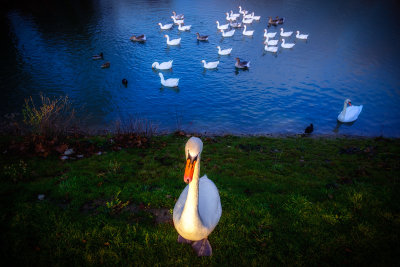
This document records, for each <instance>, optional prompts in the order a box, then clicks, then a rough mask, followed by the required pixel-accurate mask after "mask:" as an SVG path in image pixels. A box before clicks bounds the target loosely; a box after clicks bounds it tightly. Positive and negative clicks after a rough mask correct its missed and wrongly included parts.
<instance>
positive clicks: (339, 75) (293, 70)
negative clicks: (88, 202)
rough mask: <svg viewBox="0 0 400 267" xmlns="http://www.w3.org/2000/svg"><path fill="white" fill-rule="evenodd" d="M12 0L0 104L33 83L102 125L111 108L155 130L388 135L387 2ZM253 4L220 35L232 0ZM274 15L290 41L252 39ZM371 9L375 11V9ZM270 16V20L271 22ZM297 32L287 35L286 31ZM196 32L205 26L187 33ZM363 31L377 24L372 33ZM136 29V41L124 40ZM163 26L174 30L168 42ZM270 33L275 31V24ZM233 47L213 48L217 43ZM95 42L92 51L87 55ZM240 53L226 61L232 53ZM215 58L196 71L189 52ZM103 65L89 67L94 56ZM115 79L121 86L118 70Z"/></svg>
mask: <svg viewBox="0 0 400 267" xmlns="http://www.w3.org/2000/svg"><path fill="white" fill-rule="evenodd" d="M41 2H43V3H42V4H41V5H38V4H35V3H30V2H28V1H27V2H26V3H25V2H24V5H22V6H15V7H13V8H10V9H8V10H6V11H2V12H3V13H1V14H2V16H1V21H0V27H1V31H2V32H3V34H2V36H4V40H3V45H4V50H3V52H2V64H0V79H1V80H0V84H1V85H0V86H1V91H0V92H1V93H0V94H1V95H0V96H1V100H0V101H1V105H0V113H1V114H2V115H4V114H5V113H9V112H15V111H20V110H21V106H22V104H23V102H24V101H23V100H24V98H26V97H28V96H30V95H33V96H38V95H39V93H40V92H43V93H45V94H46V95H48V96H52V95H54V96H56V95H68V96H69V97H70V98H71V99H72V100H73V101H74V103H75V105H76V106H77V107H81V106H82V107H83V106H84V107H85V110H84V114H88V113H89V114H91V115H92V116H91V117H92V118H93V119H92V120H91V123H92V124H93V125H96V126H100V127H103V128H104V127H106V126H107V125H110V124H112V122H113V121H115V120H116V119H118V118H124V117H126V116H129V114H141V116H143V117H145V118H148V119H150V120H152V121H154V122H155V123H157V124H159V128H160V129H161V130H175V128H176V127H177V123H176V120H177V119H176V118H177V117H179V118H180V123H179V125H180V126H181V127H182V128H184V129H186V130H189V131H199V132H209V133H215V132H218V133H236V134H238V133H252V134H259V133H299V132H302V131H303V130H304V128H305V127H306V126H307V125H309V124H310V123H313V124H314V126H315V129H316V130H315V132H314V133H316V134H329V133H332V129H333V128H334V129H336V131H339V129H340V133H343V134H353V135H381V134H383V135H385V136H397V137H399V136H400V116H399V114H400V79H399V77H398V73H400V67H399V63H398V62H399V59H400V58H399V51H398V47H399V44H400V37H399V35H398V32H399V28H400V26H399V24H398V23H397V10H398V8H397V7H396V6H395V3H394V2H389V1H387V2H388V3H386V2H384V3H382V2H381V1H377V0H376V1H374V0H372V1H367V2H362V3H359V2H358V1H355V0H351V1H344V0H342V1H340V0H339V1H334V2H333V1H332V2H326V1H317V0H311V1H295V0H288V1H276V0H273V1H255V0H253V1H246V2H242V1H231V0H229V1H228V0H222V1H211V0H204V1H183V0H178V1H155V0H153V1H144V0H138V1H131V0H129V1H128V0H124V1H111V0H101V1H47V0H42V1H41ZM239 4H241V5H242V6H243V7H245V8H246V9H248V10H250V11H254V12H255V13H256V15H260V16H261V20H260V22H254V23H253V24H252V25H251V26H249V27H248V28H249V29H248V30H255V32H254V36H253V37H252V38H249V37H245V36H243V35H242V33H241V32H242V29H238V30H236V32H235V35H234V36H233V37H232V38H222V37H221V33H220V32H218V31H217V28H216V23H215V21H216V20H219V21H220V22H222V21H224V23H225V12H227V11H230V10H231V9H232V10H234V11H236V10H237V7H238V5H239ZM172 10H176V11H177V13H183V14H185V18H186V19H185V24H186V25H192V29H191V31H189V32H179V31H178V30H177V27H176V26H174V28H173V29H171V30H168V31H161V30H160V28H159V26H158V25H157V23H159V22H161V23H162V24H166V23H170V22H171V19H170V16H171V15H172V13H171V12H172ZM278 15H279V16H283V17H285V18H286V20H285V23H284V25H283V26H284V29H285V31H294V33H293V36H292V37H290V38H287V41H288V42H294V43H295V46H294V48H293V49H281V48H279V51H278V53H276V54H274V53H267V52H265V50H264V44H263V41H264V38H263V33H264V28H266V26H267V18H268V16H271V17H275V16H278ZM373 18H385V19H384V20H376V19H373ZM279 29H280V27H273V26H272V27H270V28H269V31H270V32H275V31H277V32H279ZM296 30H300V32H302V33H309V34H310V36H309V40H307V41H304V40H296V39H295V37H294V36H295V31H296ZM196 32H199V33H200V34H201V35H209V36H210V37H209V41H208V42H199V41H197V39H196V34H195V33H196ZM372 33H379V36H377V35H376V34H372ZM133 34H146V36H147V42H146V43H136V42H131V41H130V40H129V37H130V36H131V35H133ZM164 34H168V35H169V36H170V37H171V39H174V38H182V41H181V45H179V46H177V47H169V46H167V45H166V38H165V37H164ZM278 34H279V33H278ZM218 45H220V46H221V48H222V49H225V48H230V47H231V48H233V50H232V53H231V55H230V56H219V55H218V54H217V48H216V47H217V46H218ZM100 52H103V53H104V60H92V59H91V57H92V55H94V54H98V53H100ZM236 57H239V58H241V59H243V60H248V61H251V67H250V69H249V70H238V69H236V68H235V66H234V64H235V58H236ZM202 59H204V60H206V61H207V62H209V61H217V60H219V61H220V64H219V65H218V69H216V70H205V69H204V68H203V66H202V63H201V60H202ZM168 60H174V63H173V69H172V70H169V71H161V72H162V73H165V74H166V76H168V77H165V78H171V77H172V78H180V82H179V88H178V89H173V88H172V89H171V88H163V87H161V85H160V79H159V77H158V75H157V74H158V72H159V71H158V70H154V69H152V68H151V65H152V63H153V62H155V61H158V62H165V61H168ZM106 61H109V62H110V63H111V66H110V68H108V69H101V68H100V66H101V64H103V63H104V62H106ZM123 78H126V79H127V80H128V81H129V83H128V86H127V87H125V86H124V85H123V84H122V83H121V81H122V79H123ZM346 98H350V99H352V100H353V103H354V104H356V105H361V104H362V105H364V109H363V111H362V113H361V114H360V117H359V118H358V120H357V122H356V123H354V124H353V125H346V126H344V125H343V126H341V125H338V124H337V121H336V118H337V115H338V114H339V112H340V111H341V109H342V105H343V104H342V103H343V101H344V99H346ZM335 125H336V127H335Z"/></svg>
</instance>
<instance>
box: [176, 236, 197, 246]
mask: <svg viewBox="0 0 400 267" xmlns="http://www.w3.org/2000/svg"><path fill="white" fill-rule="evenodd" d="M178 243H181V244H192V243H193V241H190V240H187V239H185V238H183V237H182V236H181V235H178Z"/></svg>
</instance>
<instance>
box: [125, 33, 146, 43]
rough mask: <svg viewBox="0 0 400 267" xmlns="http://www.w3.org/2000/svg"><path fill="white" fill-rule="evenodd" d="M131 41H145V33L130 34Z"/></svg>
mask: <svg viewBox="0 0 400 267" xmlns="http://www.w3.org/2000/svg"><path fill="white" fill-rule="evenodd" d="M129 40H131V41H132V42H146V35H144V34H142V35H138V36H136V35H132V36H131V38H129Z"/></svg>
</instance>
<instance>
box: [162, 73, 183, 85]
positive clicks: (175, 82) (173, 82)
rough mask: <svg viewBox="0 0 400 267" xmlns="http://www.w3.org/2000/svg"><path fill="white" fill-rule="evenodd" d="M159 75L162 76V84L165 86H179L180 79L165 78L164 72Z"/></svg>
mask: <svg viewBox="0 0 400 267" xmlns="http://www.w3.org/2000/svg"><path fill="white" fill-rule="evenodd" d="M158 76H160V78H161V84H162V85H163V86H166V87H178V84H179V79H176V78H170V79H167V80H164V75H163V74H162V73H159V74H158Z"/></svg>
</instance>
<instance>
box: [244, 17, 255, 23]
mask: <svg viewBox="0 0 400 267" xmlns="http://www.w3.org/2000/svg"><path fill="white" fill-rule="evenodd" d="M242 23H244V24H251V23H253V19H245V18H243V19H242Z"/></svg>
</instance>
